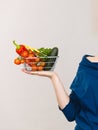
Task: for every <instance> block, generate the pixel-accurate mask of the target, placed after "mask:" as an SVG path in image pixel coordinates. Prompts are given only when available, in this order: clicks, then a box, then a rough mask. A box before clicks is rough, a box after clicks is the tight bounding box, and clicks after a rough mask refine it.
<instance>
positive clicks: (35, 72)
mask: <svg viewBox="0 0 98 130" xmlns="http://www.w3.org/2000/svg"><path fill="white" fill-rule="evenodd" d="M22 71H23V72H24V73H27V74H31V75H39V76H41V75H43V72H42V71H41V72H40V71H27V70H26V69H22Z"/></svg>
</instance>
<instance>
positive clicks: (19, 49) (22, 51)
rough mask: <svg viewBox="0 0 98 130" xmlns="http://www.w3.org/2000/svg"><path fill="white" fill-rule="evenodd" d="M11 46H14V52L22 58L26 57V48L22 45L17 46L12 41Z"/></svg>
mask: <svg viewBox="0 0 98 130" xmlns="http://www.w3.org/2000/svg"><path fill="white" fill-rule="evenodd" d="M13 44H14V45H15V46H16V52H17V54H19V55H20V56H22V57H25V58H26V57H28V55H29V52H28V50H27V48H26V47H25V46H24V45H18V44H17V43H16V42H15V41H13Z"/></svg>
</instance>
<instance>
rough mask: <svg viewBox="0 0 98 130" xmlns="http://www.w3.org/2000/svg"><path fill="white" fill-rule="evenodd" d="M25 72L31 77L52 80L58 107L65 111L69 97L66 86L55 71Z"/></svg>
mask: <svg viewBox="0 0 98 130" xmlns="http://www.w3.org/2000/svg"><path fill="white" fill-rule="evenodd" d="M23 72H25V73H28V74H31V75H38V76H44V77H48V78H50V79H51V81H52V83H53V87H54V90H55V94H56V98H57V102H58V105H59V107H60V108H61V109H63V108H64V107H65V106H66V105H67V104H68V103H69V100H70V99H69V96H68V94H67V92H66V91H65V89H64V86H63V84H62V82H61V80H60V78H59V76H58V75H57V74H56V73H55V72H54V71H36V72H33V71H26V70H25V69H23Z"/></svg>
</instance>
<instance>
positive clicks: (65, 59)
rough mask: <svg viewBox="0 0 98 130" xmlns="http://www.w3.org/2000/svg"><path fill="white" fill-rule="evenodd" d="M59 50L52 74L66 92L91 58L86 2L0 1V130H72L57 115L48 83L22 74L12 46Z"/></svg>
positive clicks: (92, 35)
mask: <svg viewBox="0 0 98 130" xmlns="http://www.w3.org/2000/svg"><path fill="white" fill-rule="evenodd" d="M13 40H16V42H18V43H19V44H20V43H25V44H27V45H30V46H32V47H35V48H40V47H51V48H52V47H54V46H57V47H58V48H59V56H60V57H59V59H58V62H57V65H56V68H55V71H56V72H57V73H58V74H59V76H60V78H61V80H62V82H63V84H64V87H65V89H66V90H67V91H68V93H70V89H69V88H70V84H71V82H72V80H73V78H74V76H75V73H76V70H77V67H78V63H79V62H80V60H81V58H82V56H83V55H84V54H93V55H96V54H97V51H98V48H97V47H98V43H97V41H98V37H97V33H96V32H94V29H93V19H92V4H91V0H8V1H7V0H0V74H1V76H0V130H66V129H70V130H73V129H74V125H75V122H72V123H70V122H68V121H67V120H66V118H65V117H64V115H63V114H62V113H61V112H60V111H59V109H58V104H57V101H56V97H55V93H54V89H53V86H52V83H51V81H50V80H49V79H47V78H44V77H43V78H42V77H37V76H31V75H27V74H25V73H23V72H22V71H21V68H22V67H23V66H16V65H15V64H14V63H13V61H14V58H15V57H17V56H18V55H17V54H16V53H15V47H14V46H13V44H12V41H13Z"/></svg>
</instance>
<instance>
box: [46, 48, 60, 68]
mask: <svg viewBox="0 0 98 130" xmlns="http://www.w3.org/2000/svg"><path fill="white" fill-rule="evenodd" d="M57 56H58V48H57V47H54V48H53V49H52V50H51V53H50V54H49V55H48V57H49V58H48V59H47V61H46V65H45V67H44V70H51V68H52V67H53V65H54V63H55V61H56V58H57Z"/></svg>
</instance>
